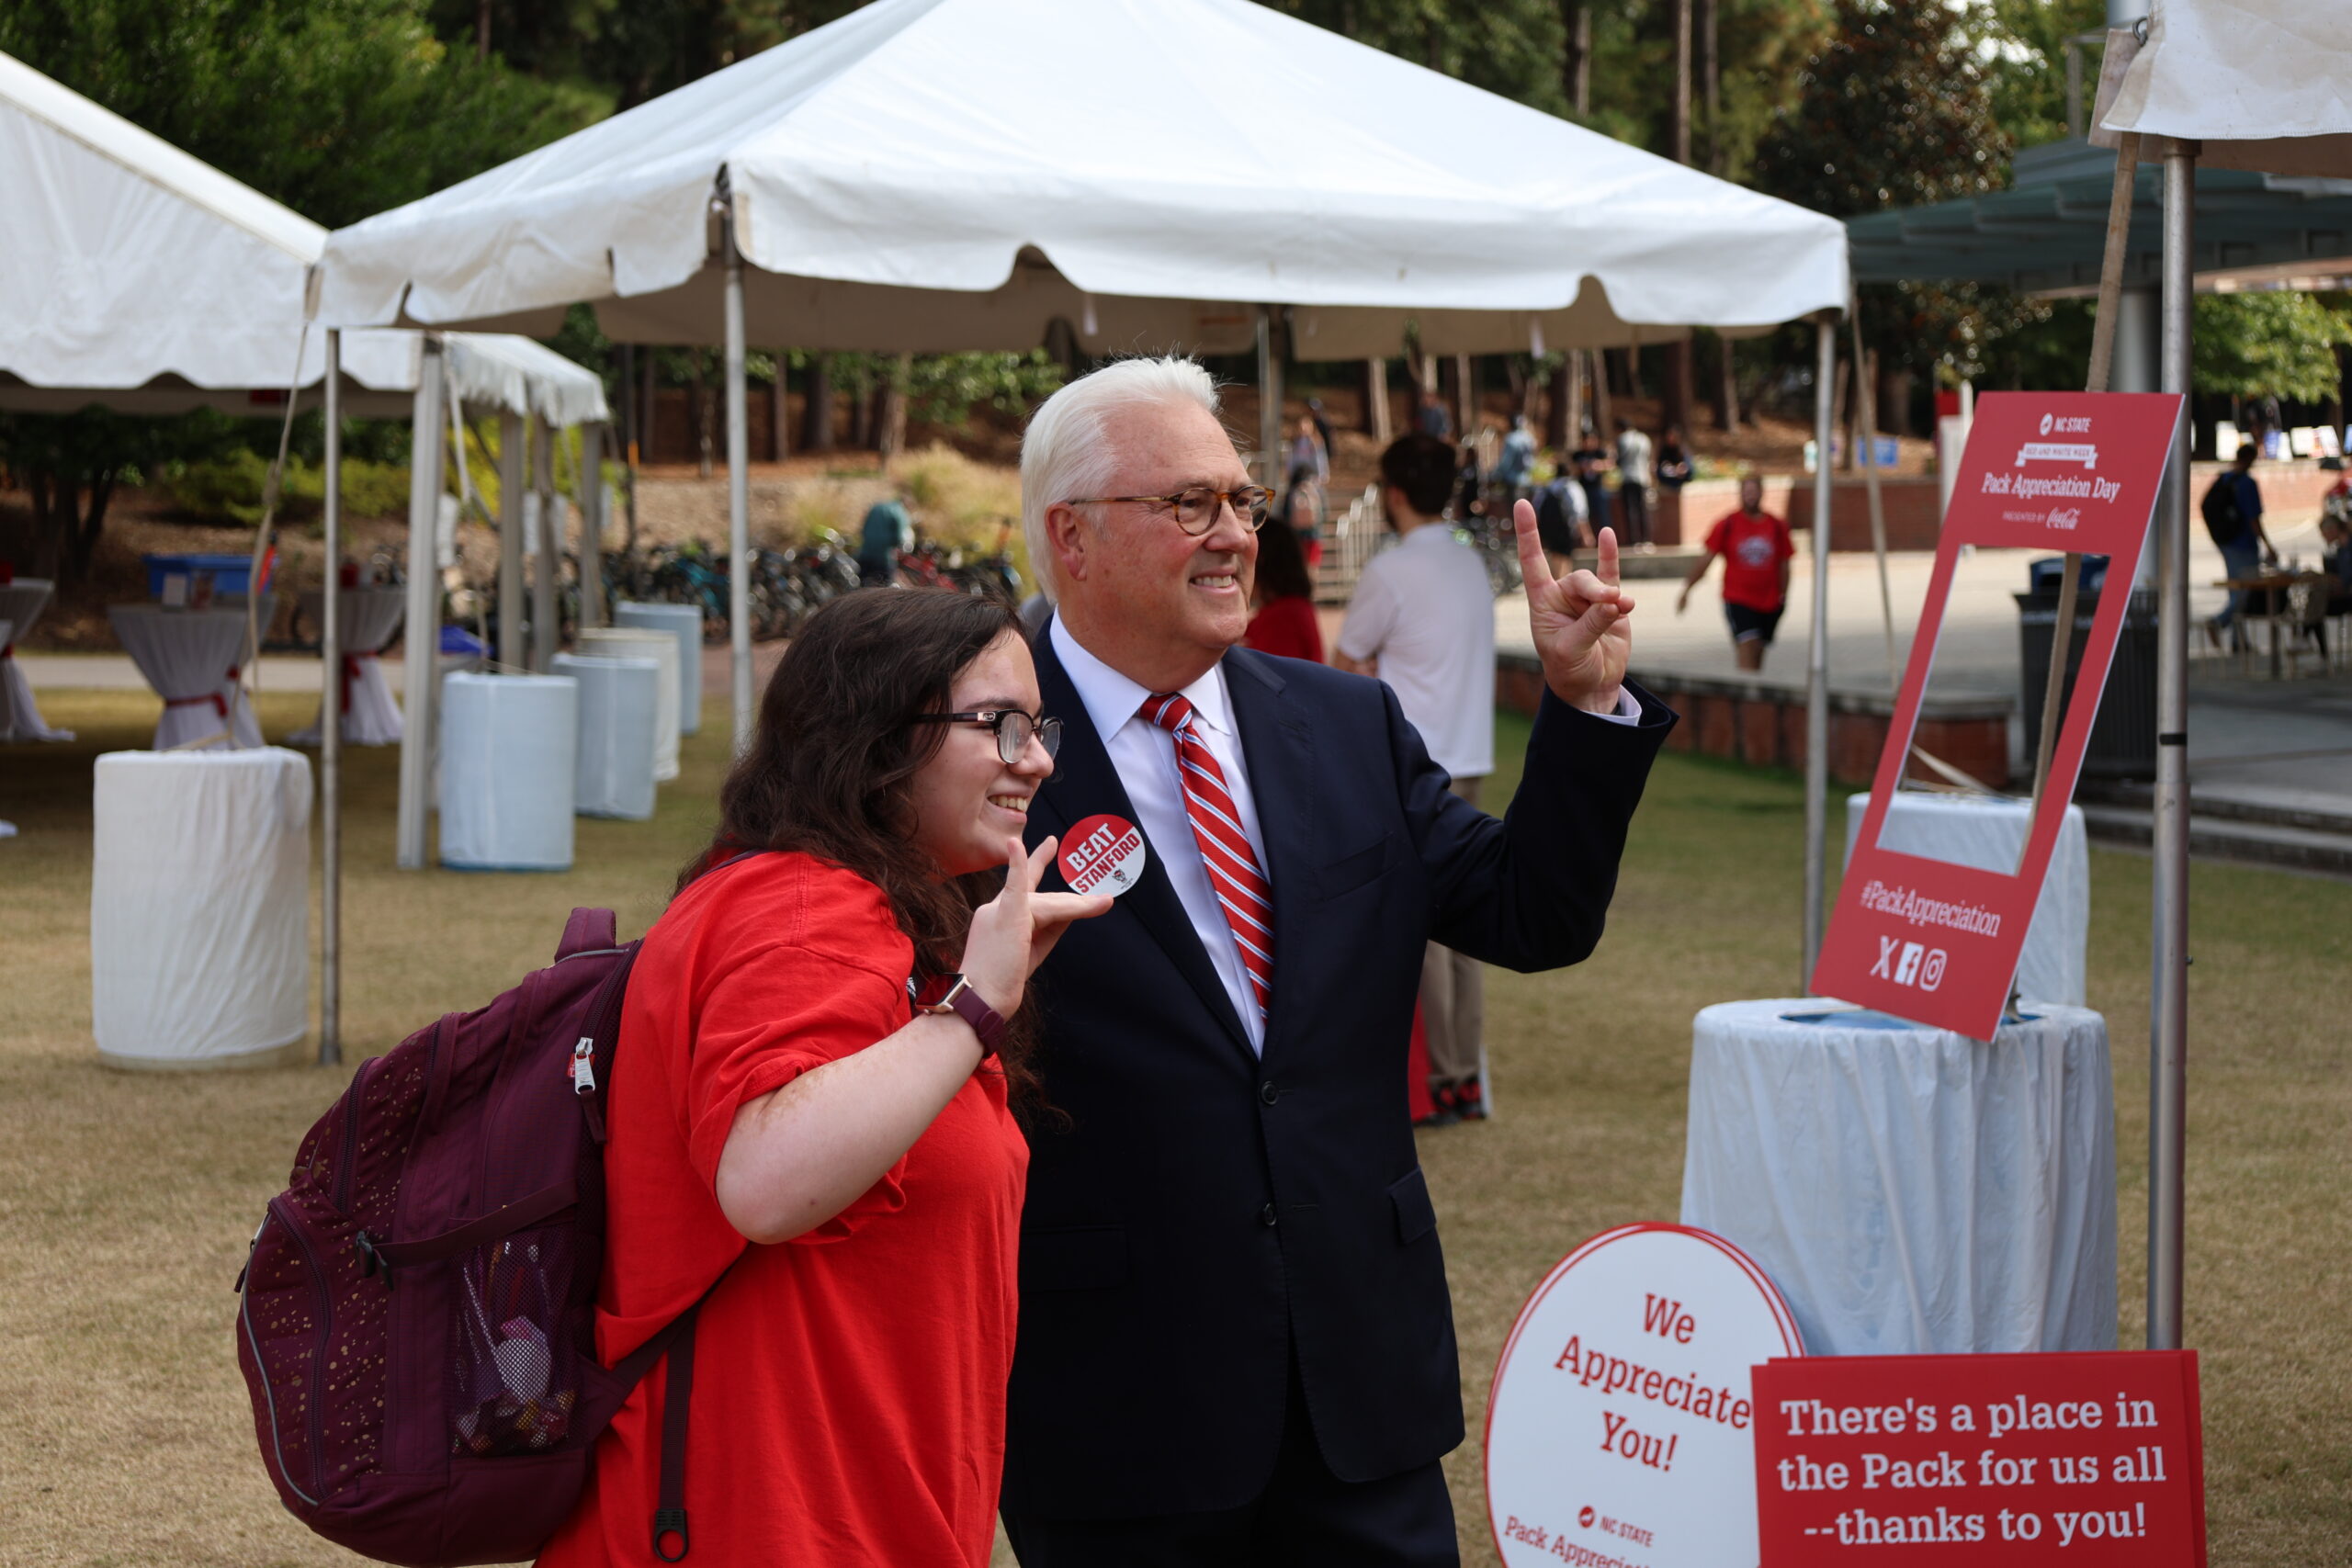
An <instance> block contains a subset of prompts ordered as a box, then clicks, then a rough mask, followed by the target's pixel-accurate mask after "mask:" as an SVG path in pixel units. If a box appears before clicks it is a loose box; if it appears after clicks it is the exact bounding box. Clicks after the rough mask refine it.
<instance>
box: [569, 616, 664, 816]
mask: <svg viewBox="0 0 2352 1568" xmlns="http://www.w3.org/2000/svg"><path fill="white" fill-rule="evenodd" d="M577 640H578V642H579V645H580V651H581V653H582V655H584V656H585V657H587V658H590V659H650V660H653V661H654V662H655V663H657V664H659V665H661V666H662V683H661V688H660V692H659V695H660V698H661V703H662V708H661V713H660V715H659V716H658V717H656V718H655V720H654V725H653V776H654V778H655V779H656V780H657V781H659V782H661V783H663V784H667V783H668V782H669V781H670V780H672V779H674V778H676V777H677V776H678V737H679V735H680V734H682V733H683V732H684V726H683V725H682V724H681V723H680V722H679V718H678V714H679V712H680V709H681V705H682V704H683V701H684V686H683V683H682V682H680V680H679V677H678V639H677V638H676V637H674V636H673V635H672V634H671V633H669V632H666V631H651V630H648V629H646V628H644V627H641V626H583V627H582V628H581V631H580V635H579V637H578V639H577Z"/></svg>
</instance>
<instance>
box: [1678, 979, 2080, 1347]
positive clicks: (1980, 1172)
mask: <svg viewBox="0 0 2352 1568" xmlns="http://www.w3.org/2000/svg"><path fill="white" fill-rule="evenodd" d="M1688 1139H1689V1141H1688V1144H1687V1145H1686V1148H1685V1151H1684V1163H1683V1169H1682V1223H1683V1224H1687V1225H1696V1226H1698V1227H1700V1228H1701V1229H1702V1230H1708V1231H1712V1232H1713V1233H1714V1234H1716V1235H1720V1236H1722V1237H1724V1239H1725V1240H1726V1241H1729V1242H1731V1243H1732V1244H1733V1245H1734V1246H1736V1247H1739V1248H1741V1249H1742V1250H1743V1251H1745V1252H1746V1253H1747V1255H1748V1256H1749V1257H1750V1258H1754V1259H1755V1260H1756V1261H1757V1263H1758V1265H1759V1266H1761V1267H1762V1269H1764V1271H1765V1272H1766V1273H1767V1274H1769V1275H1770V1276H1771V1279H1772V1282H1773V1283H1774V1284H1775V1285H1777V1286H1779V1287H1780V1289H1781V1293H1782V1294H1783V1295H1785V1296H1786V1297H1788V1300H1789V1305H1790V1307H1791V1309H1792V1311H1794V1312H1795V1314H1796V1317H1797V1323H1798V1325H1799V1326H1800V1327H1801V1328H1802V1329H1803V1330H1804V1345H1805V1350H1806V1352H1807V1353H1808V1354H1815V1353H1817V1354H1823V1355H1832V1356H1860V1355H1915V1354H1962V1353H1970V1352H1991V1351H2028V1350H2112V1349H2114V1348H2115V1337H2116V1282H2115V1225H2116V1216H2115V1091H2114V1083H2113V1080H2112V1078H2111V1077H2110V1076H2109V1065H2108V1051H2107V1024H2106V1021H2104V1020H2103V1019H2101V1018H2100V1017H2099V1015H2098V1014H2097V1013H2095V1012H2092V1011H2090V1010H2087V1009H2084V1008H2075V1007H2064V1006H2061V1005H2059V1004H2057V1003H2044V1002H2039V1001H2030V1002H2026V1003H2024V1004H2021V1018H2020V1020H2019V1021H2013V1022H2005V1023H2003V1024H2002V1026H2001V1027H2000V1029H1999V1030H1998V1031H1997V1032H1996V1034H1995V1037H1994V1039H1993V1041H1992V1043H1989V1044H1986V1043H1981V1042H1978V1041H1974V1040H1971V1039H1969V1038H1968V1037H1967V1036H1965V1035H1962V1034H1956V1033H1953V1032H1951V1031H1949V1030H1941V1029H1929V1028H1926V1027H1924V1026H1922V1025H1918V1024H1913V1023H1906V1022H1904V1021H1901V1020H1899V1019H1894V1018H1889V1017H1887V1016H1886V1015H1885V1014H1883V1013H1876V1012H1867V1011H1863V1010H1858V1009H1855V1008H1852V1007H1849V1006H1848V1005H1847V1004H1845V1003H1842V1002H1834V1001H1822V1000H1805V999H1782V1000H1777V1001H1747V1002H1723V1003H1719V1004H1717V1005H1716V1006H1714V1007H1711V1008H1707V1009H1705V1010H1702V1012H1701V1013H1700V1014H1699V1016H1698V1019H1697V1021H1696V1023H1695V1024H1694V1026H1693V1030H1692V1040H1691V1119H1690V1129H1689V1134H1688Z"/></svg>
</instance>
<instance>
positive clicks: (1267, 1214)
mask: <svg viewBox="0 0 2352 1568" xmlns="http://www.w3.org/2000/svg"><path fill="white" fill-rule="evenodd" d="M1258 1223H1259V1224H1261V1225H1265V1226H1268V1227H1269V1228H1271V1227H1272V1225H1273V1223H1274V1206H1273V1205H1272V1203H1269V1204H1267V1205H1266V1206H1265V1207H1264V1208H1262V1209H1261V1210H1259V1211H1258Z"/></svg>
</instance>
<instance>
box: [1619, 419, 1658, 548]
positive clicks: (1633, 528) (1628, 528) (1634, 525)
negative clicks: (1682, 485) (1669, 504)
mask: <svg viewBox="0 0 2352 1568" xmlns="http://www.w3.org/2000/svg"><path fill="white" fill-rule="evenodd" d="M1650 466H1651V457H1650V438H1649V437H1648V436H1647V435H1645V434H1643V433H1642V432H1640V431H1638V430H1636V429H1634V427H1633V425H1632V424H1631V423H1628V422H1626V421H1624V420H1622V419H1621V420H1619V421H1618V422H1617V509H1618V510H1619V511H1620V512H1623V513H1624V514H1625V517H1624V522H1625V543H1627V544H1629V545H1631V546H1633V547H1634V548H1635V549H1637V550H1646V549H1648V548H1649V547H1650Z"/></svg>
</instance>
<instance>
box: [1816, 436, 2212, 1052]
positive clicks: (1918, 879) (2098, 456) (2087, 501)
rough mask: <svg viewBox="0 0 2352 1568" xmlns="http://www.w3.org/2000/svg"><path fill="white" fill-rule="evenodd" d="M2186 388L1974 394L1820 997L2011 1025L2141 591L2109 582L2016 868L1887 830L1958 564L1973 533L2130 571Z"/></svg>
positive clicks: (1967, 1025) (1903, 1014) (1981, 1031)
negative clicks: (2013, 988)
mask: <svg viewBox="0 0 2352 1568" xmlns="http://www.w3.org/2000/svg"><path fill="white" fill-rule="evenodd" d="M2180 401H2181V400H2180V397H2179V395H2178V394H2177V393H2172V392H1988V393H1986V394H1985V396H1983V397H1981V398H1979V399H1977V400H1976V423H1975V424H1974V426H1973V428H1972V429H1971V430H1970V432H1969V436H1968V450H1967V452H1966V453H1965V454H1964V455H1963V457H1962V459H1961V468H1960V473H1959V474H1958V475H1957V476H1956V478H1955V479H1954V482H1953V486H1952V495H1951V508H1950V510H1949V511H1947V512H1946V513H1945V514H1944V525H1943V535H1942V538H1941V541H1940V542H1939V545H1938V547H1937V549H1936V573H1935V577H1934V579H1933V580H1932V581H1930V583H1929V584H1928V603H1927V608H1926V611H1925V613H1924V614H1923V615H1921V616H1920V620H1919V630H1918V634H1917V637H1914V638H1913V639H1912V643H1911V660H1910V663H1909V664H1908V666H1906V667H1905V670H1904V671H1903V689H1902V691H1901V693H1900V694H1898V695H1897V696H1896V698H1895V706H1894V722H1893V724H1892V725H1891V727H1890V728H1889V729H1888V732H1887V739H1886V750H1884V751H1883V753H1882V754H1881V755H1880V757H1879V761H1878V774H1877V777H1876V779H1875V780H1874V781H1873V783H1872V784H1871V804H1870V810H1869V811H1868V812H1867V813H1866V814H1865V815H1864V817H1863V818H1862V826H1861V830H1860V832H1859V833H1858V834H1856V835H1855V839H1854V849H1853V852H1852V854H1850V855H1849V856H1848V857H1847V861H1846V876H1845V880H1844V881H1843V882H1842V883H1841V884H1839V886H1838V899H1837V902H1836V904H1835V905H1834V906H1833V907H1832V908H1831V910H1830V916H1829V930H1828V932H1827V934H1826V936H1825V937H1824V939H1823V942H1822V946H1821V958H1820V960H1819V962H1818V963H1817V964H1815V966H1814V972H1813V990H1814V994H1815V995H1816V996H1824V997H1837V998H1840V999H1842V1000H1845V1001H1849V1002H1859V1003H1860V1004H1862V1005H1863V1006H1865V1007H1872V1008H1877V1009H1879V1010H1881V1011H1883V1012H1888V1013H1892V1014H1894V1016H1895V1017H1897V1018H1906V1019H1910V1020H1911V1021H1914V1022H1917V1023H1925V1024H1929V1025H1932V1026H1934V1027H1936V1028H1939V1029H1950V1030H1954V1031H1957V1032H1960V1033H1962V1034H1965V1035H1968V1036H1970V1037H1971V1038H1973V1039H1977V1040H1990V1039H1991V1038H1992V1037H1993V1032H1994V1031H1995V1030H1996V1028H1998V1027H1999V1024H2000V1020H2001V1009H2002V1007H2003V1005H2004V1004H2005V1003H2006V1002H2007V1000H2008V993H2009V981H2010V979H2011V977H2012V976H2015V975H2016V974H2017V967H2018V953H2019V952H2020V951H2021V950H2022V949H2023V948H2024V946H2025V932H2026V927H2027V925H2028V924H2029V923H2030V921H2031V920H2032V919H2033V906H2034V902H2035V900H2036V899H2038V898H2039V897H2041V882H2042V878H2043V876H2044V875H2045V874H2047V873H2048V871H2049V869H2050V855H2051V852H2052V850H2053V849H2054V848H2055V847H2056V845H2057V842H2058V829H2060V827H2061V826H2063V825H2064V819H2065V810H2066V804H2067V802H2068V801H2070V800H2071V799H2073V798H2074V794H2075V777H2076V776H2077V775H2078V774H2079V773H2081V772H2082V766H2083V750H2084V748H2085V747H2086V746H2087V745H2088V744H2089V743H2090V734H2091V721H2092V719H2093V717H2094V716H2096V714H2097V712H2098V701H2097V697H2098V692H2099V690H2100V689H2101V688H2102V687H2104V686H2105V685H2106V684H2107V670H2108V665H2109V663H2110V662H2111V661H2112V660H2113V659H2114V657H2115V643H2116V637H2117V634H2119V633H2120V631H2121V630H2122V627H2123V612H2124V608H2125V604H2126V602H2127V600H2128V599H2129V598H2130V595H2129V594H2127V593H2124V592H2112V593H2102V594H2100V595H2099V599H2098V613H2097V615H2095V616H2094V617H2093V619H2092V622H2091V631H2090V637H2089V639H2088V642H2087V644H2086V647H2085V648H2084V650H2083V659H2082V664H2081V667H2080V672H2079V673H2078V674H2077V675H2076V677H2075V697H2076V699H2077V700H2075V701H2074V702H2071V703H2070V704H2068V706H2067V711H2066V714H2065V716H2064V721H2063V722H2062V723H2061V725H2060V727H2059V730H2058V739H2057V744H2056V745H2055V746H2054V747H2052V750H2051V766H2050V773H2049V778H2048V781H2047V783H2046V784H2045V785H2044V786H2043V789H2042V794H2041V800H2040V801H2039V802H2038V803H2037V804H2036V807H2035V810H2034V815H2033V824H2032V827H2031V829H2030V831H2029V832H2028V834H2027V837H2026V846H2025V853H2024V856H2023V858H2022V859H2021V860H2020V861H2019V863H2018V868H2017V870H2016V872H2015V873H2013V874H2003V873H2000V872H1996V871H1982V870H1978V869H1976V868H1975V867H1973V866H1963V865H1954V864H1951V863H1949V862H1946V861H1939V860H1928V859H1926V858H1923V857H1921V856H1918V855H1906V854H1901V853H1898V852H1895V851H1893V850H1887V849H1882V848H1881V847H1880V846H1879V841H1878V840H1879V832H1880V829H1883V827H1884V826H1885V824H1886V813H1887V808H1888V807H1889V806H1890V805H1891V804H1892V803H1893V801H1894V793H1895V789H1896V786H1897V785H1898V784H1900V783H1901V781H1902V778H1903V774H1904V764H1905V761H1908V759H1909V757H1910V754H1911V737H1912V732H1913V730H1914V729H1915V728H1917V724H1918V719H1919V701H1920V698H1921V697H1922V696H1923V695H1924V694H1926V691H1927V686H1928V669H1929V667H1930V665H1932V664H1933V662H1934V659H1935V649H1936V637H1937V634H1938V633H1939V631H1940V630H1941V629H1942V626H1943V617H1944V606H1945V605H1946V604H1947V603H1948V602H1949V601H1950V599H1951V585H1952V572H1953V569H1954V567H1955V566H1956V565H1957V564H1958V562H1959V559H1960V551H1961V547H1962V546H1963V545H1977V546H1983V547H1987V548H2010V547H2025V548H2029V549H2044V550H2064V551H2073V552H2079V553H2081V554H2086V555H2103V556H2106V557H2107V558H2108V569H2107V581H2109V582H2112V583H2115V584H2117V585H2118V586H2119V588H2120V586H2121V585H2123V584H2126V583H2129V582H2130V581H2131V578H2132V574H2133V573H2134V572H2135V571H2136V570H2138V568H2139V563H2140V550H2141V547H2142V545H2143V543H2144V542H2145V541H2146V538H2147V530H2148V520H2149V518H2150V517H2152V516H2153V515H2154V513H2155V506H2156V491H2157V488H2158V487H2159V486H2160V485H2161V484H2162V483H2163V480H2164V469H2165V454H2166V453H2167V452H2168V451H2169V450H2170V448H2171V446H2172V438H2173V427H2174V425H2175V423H2177V420H2178V419H2179V417H2180ZM2058 646H2060V647H2063V646H2064V645H2063V644H2060V645H2058Z"/></svg>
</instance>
